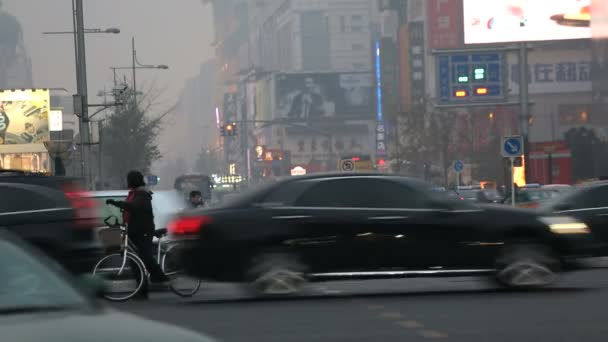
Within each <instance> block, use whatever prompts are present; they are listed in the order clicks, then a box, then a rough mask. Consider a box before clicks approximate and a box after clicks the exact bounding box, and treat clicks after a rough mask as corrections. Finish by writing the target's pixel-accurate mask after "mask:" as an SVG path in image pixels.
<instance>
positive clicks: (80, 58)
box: [72, 0, 91, 187]
mask: <svg viewBox="0 0 608 342" xmlns="http://www.w3.org/2000/svg"><path fill="white" fill-rule="evenodd" d="M72 4H73V5H74V8H73V9H74V25H75V27H74V39H75V41H76V86H77V88H78V91H77V93H78V95H79V96H78V101H79V102H80V103H79V104H78V105H79V107H80V154H81V163H82V165H81V168H82V177H83V178H84V179H85V182H86V183H87V186H88V187H90V186H91V180H90V175H89V172H88V163H87V161H88V160H87V158H88V155H89V151H90V133H89V108H88V103H89V102H88V92H87V64H86V53H85V39H84V36H85V29H84V9H83V4H82V0H74V2H73V3H72Z"/></svg>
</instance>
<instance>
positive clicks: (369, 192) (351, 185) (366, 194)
mask: <svg viewBox="0 0 608 342" xmlns="http://www.w3.org/2000/svg"><path fill="white" fill-rule="evenodd" d="M425 200H426V197H425V196H424V195H423V194H420V193H418V192H416V191H415V190H413V189H412V188H410V187H408V186H406V185H404V184H401V183H398V182H393V181H390V180H384V179H375V178H365V177H361V178H336V179H329V180H322V181H319V182H318V183H317V184H315V185H314V186H312V187H311V188H309V189H308V190H306V191H305V192H304V193H302V195H301V196H300V197H299V198H298V199H297V201H296V202H295V205H296V206H299V207H328V208H400V209H415V208H421V207H423V206H424V204H425Z"/></svg>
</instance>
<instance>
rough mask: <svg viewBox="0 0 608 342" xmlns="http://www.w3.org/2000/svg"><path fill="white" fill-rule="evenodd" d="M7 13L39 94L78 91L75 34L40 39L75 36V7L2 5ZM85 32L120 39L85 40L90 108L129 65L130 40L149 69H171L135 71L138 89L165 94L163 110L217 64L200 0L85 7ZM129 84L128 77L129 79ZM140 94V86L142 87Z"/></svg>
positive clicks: (126, 0)
mask: <svg viewBox="0 0 608 342" xmlns="http://www.w3.org/2000/svg"><path fill="white" fill-rule="evenodd" d="M3 3H4V5H3V8H4V10H5V11H7V12H9V13H11V14H13V15H15V16H16V17H17V18H18V20H19V21H20V22H21V25H22V26H23V30H24V34H25V44H26V47H27V49H28V51H29V54H30V56H31V58H32V64H33V73H34V83H35V86H36V87H38V88H47V87H58V88H67V89H68V90H69V94H72V93H74V92H75V71H74V70H75V67H74V40H73V36H71V35H52V36H48V35H43V34H42V32H44V31H72V17H71V0H3ZM84 6H85V27H86V28H108V27H118V28H120V29H121V31H122V32H121V34H119V35H108V34H90V35H87V42H86V43H87V46H86V47H87V50H86V52H87V64H88V68H87V69H88V85H89V94H90V95H89V96H90V100H89V102H93V103H95V102H100V101H101V99H100V98H97V97H96V96H95V95H96V94H97V92H98V91H100V90H103V89H104V85H105V86H106V87H107V88H108V90H110V89H111V88H112V72H111V70H110V69H109V68H110V67H111V66H130V65H131V37H132V36H135V39H136V47H137V55H138V59H139V61H140V62H142V63H144V64H155V65H156V64H167V65H169V66H170V70H168V71H162V70H141V71H138V74H137V77H138V85H142V87H144V88H145V87H146V86H148V87H150V86H151V85H152V84H153V83H154V84H155V85H156V88H158V89H165V90H164V94H163V96H162V97H161V101H160V102H161V106H164V107H168V106H170V105H171V104H173V103H175V101H176V100H175V99H176V97H177V95H178V94H179V93H180V91H181V89H182V88H183V86H184V82H185V81H186V80H187V79H188V78H191V77H193V76H195V75H196V74H197V73H198V71H199V69H200V65H201V63H202V62H203V61H205V60H207V59H208V58H210V57H212V54H213V50H212V48H211V47H210V43H211V41H212V39H213V32H212V16H211V7H210V5H207V6H204V5H202V4H201V1H200V0H85V1H84ZM127 75H128V77H129V79H130V72H129V73H127ZM138 88H139V86H138Z"/></svg>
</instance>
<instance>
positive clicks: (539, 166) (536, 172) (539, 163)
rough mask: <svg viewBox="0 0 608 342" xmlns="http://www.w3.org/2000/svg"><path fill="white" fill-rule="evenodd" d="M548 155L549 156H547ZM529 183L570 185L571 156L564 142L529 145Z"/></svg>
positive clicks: (571, 179)
mask: <svg viewBox="0 0 608 342" xmlns="http://www.w3.org/2000/svg"><path fill="white" fill-rule="evenodd" d="M549 154H550V155H549ZM529 167H530V181H531V182H532V183H541V184H549V183H550V182H549V180H550V178H549V172H551V180H552V183H553V184H572V182H573V177H572V155H571V153H570V150H569V149H568V147H567V146H566V143H565V142H562V141H555V142H539V143H533V144H531V149H530V162H529Z"/></svg>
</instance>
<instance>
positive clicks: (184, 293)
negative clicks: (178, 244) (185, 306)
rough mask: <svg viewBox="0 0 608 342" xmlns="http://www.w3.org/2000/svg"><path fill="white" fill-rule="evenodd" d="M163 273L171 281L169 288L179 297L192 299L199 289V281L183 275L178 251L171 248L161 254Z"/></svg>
mask: <svg viewBox="0 0 608 342" xmlns="http://www.w3.org/2000/svg"><path fill="white" fill-rule="evenodd" d="M161 267H162V269H163V272H165V274H166V275H167V277H169V279H171V284H170V286H169V287H170V288H171V291H173V292H174V293H175V294H176V295H178V296H180V297H192V296H194V294H195V293H197V292H198V290H199V289H200V288H201V282H202V281H201V280H200V279H194V278H191V277H188V276H186V275H185V274H184V271H183V267H182V265H181V262H180V258H179V249H178V248H171V249H169V250H167V252H165V254H163V260H162V262H161Z"/></svg>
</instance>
